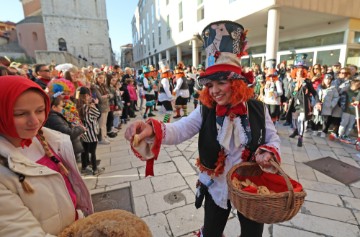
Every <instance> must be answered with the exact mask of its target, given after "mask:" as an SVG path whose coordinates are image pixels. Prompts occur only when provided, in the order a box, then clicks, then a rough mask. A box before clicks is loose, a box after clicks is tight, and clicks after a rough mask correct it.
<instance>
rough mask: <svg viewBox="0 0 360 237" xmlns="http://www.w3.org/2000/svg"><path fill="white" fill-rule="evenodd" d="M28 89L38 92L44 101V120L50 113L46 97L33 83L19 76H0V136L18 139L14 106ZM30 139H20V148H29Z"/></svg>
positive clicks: (48, 101)
mask: <svg viewBox="0 0 360 237" xmlns="http://www.w3.org/2000/svg"><path fill="white" fill-rule="evenodd" d="M29 89H35V90H38V91H39V92H40V93H41V94H42V96H43V97H44V100H45V106H46V107H45V120H44V123H45V121H46V119H47V117H48V114H49V111H50V100H49V97H48V95H47V94H46V93H45V91H43V90H42V89H41V87H40V86H39V85H38V84H36V83H35V82H33V81H31V80H29V79H26V78H24V77H20V76H0V111H1V113H0V134H4V135H7V136H10V137H14V138H20V137H19V135H18V133H17V132H16V128H15V124H14V114H13V113H14V105H15V102H16V100H17V98H18V97H19V96H20V95H21V94H22V93H24V92H25V91H27V90H29ZM30 144H31V139H22V141H21V145H22V146H29V145H30Z"/></svg>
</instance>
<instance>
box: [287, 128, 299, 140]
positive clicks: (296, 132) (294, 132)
mask: <svg viewBox="0 0 360 237" xmlns="http://www.w3.org/2000/svg"><path fill="white" fill-rule="evenodd" d="M297 135H299V131H298V130H297V129H295V130H294V131H293V133H291V135H290V136H289V137H291V138H294V137H296V136H297Z"/></svg>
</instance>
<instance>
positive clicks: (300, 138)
mask: <svg viewBox="0 0 360 237" xmlns="http://www.w3.org/2000/svg"><path fill="white" fill-rule="evenodd" d="M302 145H303V138H302V136H300V137H299V138H298V143H297V146H298V147H302Z"/></svg>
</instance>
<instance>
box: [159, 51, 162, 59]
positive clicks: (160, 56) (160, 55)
mask: <svg viewBox="0 0 360 237" xmlns="http://www.w3.org/2000/svg"><path fill="white" fill-rule="evenodd" d="M161 60H162V54H161V53H159V61H161Z"/></svg>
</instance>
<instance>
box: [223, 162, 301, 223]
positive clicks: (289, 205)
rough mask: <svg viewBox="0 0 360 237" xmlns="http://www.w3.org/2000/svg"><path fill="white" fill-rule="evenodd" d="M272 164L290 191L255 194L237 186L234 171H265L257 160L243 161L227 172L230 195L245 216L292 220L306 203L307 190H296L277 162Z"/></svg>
mask: <svg viewBox="0 0 360 237" xmlns="http://www.w3.org/2000/svg"><path fill="white" fill-rule="evenodd" d="M270 162H271V164H272V165H273V166H274V167H275V168H277V169H278V171H279V172H278V173H280V175H281V176H283V177H284V179H285V181H286V185H287V188H288V190H289V191H287V192H281V193H272V194H266V195H261V194H254V193H250V192H246V191H242V190H239V189H237V188H235V187H234V186H233V184H232V182H231V177H232V174H233V173H234V172H236V173H238V174H239V175H242V176H259V175H261V174H262V173H263V171H262V170H261V168H260V167H259V165H258V164H257V163H255V162H242V163H240V164H238V165H235V166H234V167H232V168H231V169H230V171H229V172H228V174H227V184H228V189H229V197H230V200H231V202H232V204H233V205H234V207H235V208H236V209H237V210H238V211H239V212H240V213H241V214H243V215H244V216H245V217H247V218H249V219H251V220H253V221H256V222H259V223H267V224H272V223H278V222H283V221H287V220H290V219H291V218H293V217H294V216H295V215H296V214H297V213H298V211H299V209H300V207H301V205H302V204H303V203H304V199H305V196H306V192H304V191H301V192H294V189H293V186H292V184H291V182H290V178H289V176H288V175H287V174H286V173H285V172H284V171H283V170H282V169H281V167H280V166H279V165H278V163H277V162H275V161H273V160H271V161H270Z"/></svg>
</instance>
